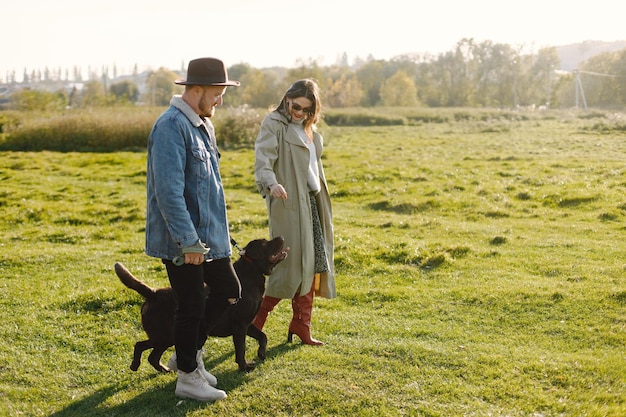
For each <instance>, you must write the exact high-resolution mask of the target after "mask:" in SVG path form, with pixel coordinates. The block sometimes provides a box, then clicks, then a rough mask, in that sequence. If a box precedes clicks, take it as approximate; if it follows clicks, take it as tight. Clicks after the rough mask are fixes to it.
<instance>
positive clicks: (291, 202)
mask: <svg viewBox="0 0 626 417" xmlns="http://www.w3.org/2000/svg"><path fill="white" fill-rule="evenodd" d="M313 142H314V143H315V148H316V150H317V165H318V167H319V172H320V182H321V187H322V189H321V191H320V192H319V194H318V195H317V206H318V209H319V213H320V218H321V223H322V229H323V232H324V245H325V248H326V253H327V255H328V262H329V264H330V265H329V271H328V272H327V273H323V274H321V282H320V288H319V290H317V291H316V294H317V295H318V296H321V297H324V298H334V297H336V290H335V267H334V233H333V224H332V208H331V203H330V195H329V193H328V185H327V184H326V177H325V176H324V170H323V168H322V160H321V155H322V148H323V138H322V136H321V135H320V134H319V133H318V132H315V135H314V138H313ZM255 153H256V161H255V165H254V175H255V179H256V183H257V187H258V189H259V191H260V192H261V194H262V195H263V198H265V201H266V204H267V210H268V213H269V226H270V237H275V236H279V235H282V236H283V237H284V238H285V245H286V246H289V247H290V251H289V256H288V257H287V259H286V260H284V261H283V262H281V263H280V264H279V265H278V266H277V267H276V269H274V272H273V273H272V275H270V276H269V277H268V279H267V282H266V288H265V295H268V296H271V297H276V298H292V297H293V296H294V295H296V292H298V291H300V294H301V295H304V294H306V293H307V292H309V290H310V289H311V286H312V285H313V275H314V258H315V257H314V249H313V224H312V220H311V204H310V200H309V192H308V187H307V174H308V167H309V149H308V148H307V147H306V145H305V144H304V143H303V142H302V140H301V139H300V137H299V136H298V134H297V133H296V132H295V131H293V130H292V129H291V128H290V127H289V123H288V121H287V119H286V118H285V117H284V116H283V115H281V114H280V113H278V112H275V111H274V112H272V113H270V114H268V115H267V116H266V117H265V118H264V119H263V123H262V124H261V130H260V131H259V134H258V136H257V139H256V143H255ZM276 183H278V184H282V185H283V187H285V190H286V191H287V195H288V198H287V199H286V200H284V199H280V198H273V197H272V196H271V195H270V194H269V186H270V185H273V184H276Z"/></svg>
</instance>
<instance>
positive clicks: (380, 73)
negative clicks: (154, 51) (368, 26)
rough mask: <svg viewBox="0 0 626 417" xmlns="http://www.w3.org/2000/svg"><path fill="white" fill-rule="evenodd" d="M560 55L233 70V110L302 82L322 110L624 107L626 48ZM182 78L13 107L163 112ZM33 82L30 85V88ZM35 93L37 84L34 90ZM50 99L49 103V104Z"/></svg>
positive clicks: (477, 48)
mask: <svg viewBox="0 0 626 417" xmlns="http://www.w3.org/2000/svg"><path fill="white" fill-rule="evenodd" d="M559 68H560V61H559V57H558V54H557V50H556V48H555V47H548V48H542V49H540V50H538V51H537V52H533V53H525V52H524V51H523V50H522V48H515V47H513V46H511V45H507V44H500V43H494V42H491V41H484V42H475V41H474V40H473V39H462V40H460V41H459V42H458V43H457V44H456V46H455V47H454V48H453V49H452V50H450V51H448V52H445V53H441V54H439V55H437V56H428V55H402V56H397V57H395V58H393V59H391V60H376V59H368V60H365V61H362V62H359V63H358V64H357V65H352V66H350V65H348V64H347V60H344V61H343V62H341V63H338V64H335V65H331V66H321V65H318V63H317V62H316V61H313V60H311V61H308V62H300V63H299V65H298V66H296V67H294V68H282V67H276V68H263V69H259V68H254V67H252V66H250V65H248V64H245V63H242V64H236V65H233V66H231V67H229V68H228V72H229V77H230V78H231V79H235V80H239V81H241V87H236V88H229V89H228V93H227V95H226V96H225V100H226V104H228V105H233V106H241V105H248V106H251V107H255V108H267V107H268V106H271V105H272V104H276V103H277V102H278V100H279V99H280V97H281V96H282V94H283V93H284V91H285V90H286V89H287V88H288V86H289V84H290V83H291V82H293V81H295V80H296V79H299V78H304V77H312V78H315V79H316V80H318V82H319V84H320V87H321V89H322V91H323V93H324V102H325V104H326V105H327V106H329V107H332V108H342V107H376V106H387V107H393V106H401V107H414V106H423V107H478V108H507V109H514V108H518V107H541V108H567V107H574V106H581V105H582V104H584V105H585V107H586V106H587V104H588V105H589V106H590V107H596V108H613V109H622V108H623V107H624V105H625V104H626V49H624V50H622V51H618V52H606V53H600V54H598V55H595V56H593V57H592V58H590V59H588V60H587V61H585V62H583V63H581V65H580V66H579V68H578V70H577V71H573V72H564V71H559ZM180 77H181V73H180V71H179V72H176V71H172V70H169V69H165V68H160V69H158V70H156V71H150V72H148V73H147V74H145V75H144V76H143V77H140V76H139V74H134V76H133V77H126V78H125V79H123V80H120V78H121V77H119V78H111V77H109V76H108V73H107V72H103V74H102V75H101V76H99V77H91V78H90V80H89V81H86V82H84V83H82V88H80V89H78V88H76V87H74V88H73V89H71V90H70V91H67V88H65V89H59V90H57V91H55V92H52V93H50V92H48V93H44V92H42V91H38V90H37V89H33V88H30V89H22V90H20V91H18V92H16V93H15V94H14V95H13V96H12V97H11V99H10V103H9V107H11V108H17V109H29V108H32V106H46V108H54V107H57V106H62V107H67V106H70V107H92V106H111V105H119V104H137V103H142V104H147V105H155V106H164V105H167V104H168V103H169V100H170V98H171V96H172V94H175V93H178V92H180V91H181V90H180V86H177V85H175V84H174V83H173V81H174V80H175V79H176V78H180ZM31 81H32V80H31ZM31 85H32V83H31ZM42 95H45V96H46V97H41V96H42Z"/></svg>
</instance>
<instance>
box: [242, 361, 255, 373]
mask: <svg viewBox="0 0 626 417" xmlns="http://www.w3.org/2000/svg"><path fill="white" fill-rule="evenodd" d="M254 368H256V363H254V362H248V363H246V364H245V365H244V366H241V365H240V366H239V370H240V371H241V372H252V371H254Z"/></svg>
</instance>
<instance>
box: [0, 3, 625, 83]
mask: <svg viewBox="0 0 626 417" xmlns="http://www.w3.org/2000/svg"><path fill="white" fill-rule="evenodd" d="M621 3H622V2H621V1H618V0H594V1H587V2H575V1H572V0H524V1H506V0H473V1H466V0H430V1H428V2H424V1H420V0H378V1H373V2H368V1H364V0H360V1H354V0H308V1H302V0H301V1H297V0H220V1H215V0H203V1H200V0H184V1H175V0H167V1H165V0H149V1H148V0H107V1H106V2H101V1H94V2H92V1H84V0H80V1H79V0H57V1H51V0H26V1H23V0H0V16H1V18H0V39H1V45H2V46H1V47H0V51H1V53H0V79H1V80H4V79H5V78H6V75H7V71H15V73H16V76H17V78H18V80H20V79H21V74H23V73H24V70H25V69H26V70H27V71H28V72H29V73H30V72H32V70H42V71H43V70H44V69H45V68H49V69H55V68H62V69H64V70H65V69H68V70H69V71H70V74H72V71H73V68H74V67H78V68H80V69H81V70H82V71H83V73H84V75H86V73H87V71H88V69H92V70H94V69H96V70H98V71H100V70H101V69H102V68H105V67H106V68H108V69H109V71H111V70H112V68H113V67H115V68H116V70H117V73H118V74H124V73H127V74H128V73H131V72H132V69H133V68H134V67H135V66H137V68H138V69H139V70H140V71H143V70H147V69H153V70H156V69H158V68H160V67H165V68H168V69H172V70H178V69H182V68H186V65H187V63H188V61H189V60H191V59H194V58H199V57H208V56H212V57H216V58H220V59H222V60H223V61H224V62H225V64H226V65H227V66H231V65H234V64H239V63H246V64H249V65H251V66H253V67H255V68H265V67H271V66H283V67H293V66H297V65H298V64H300V63H303V62H305V63H306V62H311V61H316V62H317V63H318V64H319V65H332V64H334V63H336V62H338V59H339V58H340V57H341V56H342V55H343V54H344V53H345V54H347V57H348V62H350V63H352V62H354V60H355V58H360V59H366V58H367V57H369V56H372V57H373V58H375V59H385V60H388V59H391V58H393V57H394V56H398V55H403V54H432V55H434V56H436V55H438V54H440V53H445V52H447V51H451V50H453V49H454V47H455V45H456V44H457V43H458V42H459V41H460V40H461V39H463V38H471V39H474V41H476V42H483V41H492V42H494V43H504V44H509V45H512V46H515V47H520V48H523V50H524V51H528V52H532V51H536V50H538V49H539V48H542V47H546V46H561V45H569V44H573V43H578V42H584V41H587V40H596V41H608V42H611V41H618V40H626V25H624V23H623V16H624V11H625V10H624V9H626V6H624V5H620V4H621Z"/></svg>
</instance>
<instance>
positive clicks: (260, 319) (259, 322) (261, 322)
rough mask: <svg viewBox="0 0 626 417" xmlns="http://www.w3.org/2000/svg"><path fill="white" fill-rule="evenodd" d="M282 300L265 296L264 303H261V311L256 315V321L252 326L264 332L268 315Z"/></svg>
mask: <svg viewBox="0 0 626 417" xmlns="http://www.w3.org/2000/svg"><path fill="white" fill-rule="evenodd" d="M280 300H281V299H280V298H276V297H270V296H267V295H265V296H263V301H261V307H259V311H258V312H257V313H256V317H254V321H253V322H252V325H253V326H254V327H256V328H257V329H259V330H263V326H265V320H267V315H268V314H269V313H270V311H272V310H273V309H274V307H275V306H276V304H278V302H279V301H280Z"/></svg>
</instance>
